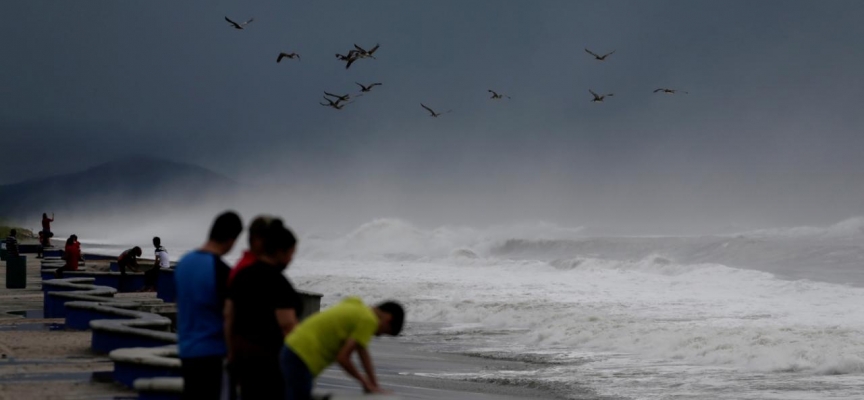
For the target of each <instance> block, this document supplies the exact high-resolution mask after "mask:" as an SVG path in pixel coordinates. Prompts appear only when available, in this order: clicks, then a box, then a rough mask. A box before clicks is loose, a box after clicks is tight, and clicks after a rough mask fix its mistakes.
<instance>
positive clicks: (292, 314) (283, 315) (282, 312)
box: [276, 308, 297, 336]
mask: <svg viewBox="0 0 864 400" xmlns="http://www.w3.org/2000/svg"><path fill="white" fill-rule="evenodd" d="M276 321H277V322H278V323H279V328H280V329H282V335H283V336H287V335H288V334H289V333H291V331H292V330H294V327H295V326H297V312H296V310H294V309H293V308H277V309H276Z"/></svg>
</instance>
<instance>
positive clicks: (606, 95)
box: [588, 89, 615, 101]
mask: <svg viewBox="0 0 864 400" xmlns="http://www.w3.org/2000/svg"><path fill="white" fill-rule="evenodd" d="M588 91H589V92H591V94H592V95H594V99H593V100H591V101H603V99H605V98H607V97H612V96H614V95H615V93H609V94H604V95H602V96H601V95H599V94H597V93H594V91H593V90H591V89H588Z"/></svg>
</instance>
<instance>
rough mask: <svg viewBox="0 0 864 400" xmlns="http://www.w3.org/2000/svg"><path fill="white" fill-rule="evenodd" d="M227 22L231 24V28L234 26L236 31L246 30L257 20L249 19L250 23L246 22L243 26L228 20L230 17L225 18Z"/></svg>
mask: <svg viewBox="0 0 864 400" xmlns="http://www.w3.org/2000/svg"><path fill="white" fill-rule="evenodd" d="M225 20H226V21H228V23H229V24H230V25H231V26H233V27H234V29H245V27H246V25H249V23H250V22H252V21H254V20H255V18H249V20H248V21H246V22H244V23H242V24H238V23H236V22H234V21H232V20H231V18H228V17H225Z"/></svg>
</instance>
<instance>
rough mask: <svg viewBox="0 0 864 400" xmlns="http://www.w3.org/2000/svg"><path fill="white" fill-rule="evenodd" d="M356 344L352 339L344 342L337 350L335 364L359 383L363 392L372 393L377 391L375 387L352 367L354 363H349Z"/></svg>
mask: <svg viewBox="0 0 864 400" xmlns="http://www.w3.org/2000/svg"><path fill="white" fill-rule="evenodd" d="M357 347H358V346H357V342H356V341H354V339H348V340H346V341H345V344H343V345H342V348H341V349H339V354H338V355H337V356H336V362H338V363H339V366H341V367H342V369H344V370H345V372H346V373H347V374H348V375H351V377H352V378H354V379H356V380H357V381H358V382H360V386H363V391H365V392H372V391H373V390H375V389H377V387H373V386H372V385H371V383H370V382H369V381H367V380H366V378H364V377H363V375H361V374H360V372H359V371H357V368H355V367H354V363H352V362H351V354H352V353H354V350H355V349H357Z"/></svg>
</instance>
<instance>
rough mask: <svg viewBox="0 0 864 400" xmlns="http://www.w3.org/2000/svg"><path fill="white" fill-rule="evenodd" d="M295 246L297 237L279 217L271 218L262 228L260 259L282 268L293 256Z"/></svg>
mask: <svg viewBox="0 0 864 400" xmlns="http://www.w3.org/2000/svg"><path fill="white" fill-rule="evenodd" d="M296 247H297V237H295V236H294V233H293V232H291V230H290V229H288V228H286V227H285V225H284V224H283V222H282V220H281V219H273V220H272V221H271V222H270V224H269V225H268V226H267V228H266V229H265V230H264V235H263V238H262V247H261V254H260V255H259V256H260V257H261V258H262V260H264V261H268V262H271V263H274V264H276V265H277V266H278V267H280V268H283V269H284V268H285V267H287V266H288V264H290V263H291V260H292V259H293V258H294V249H295V248H296Z"/></svg>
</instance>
